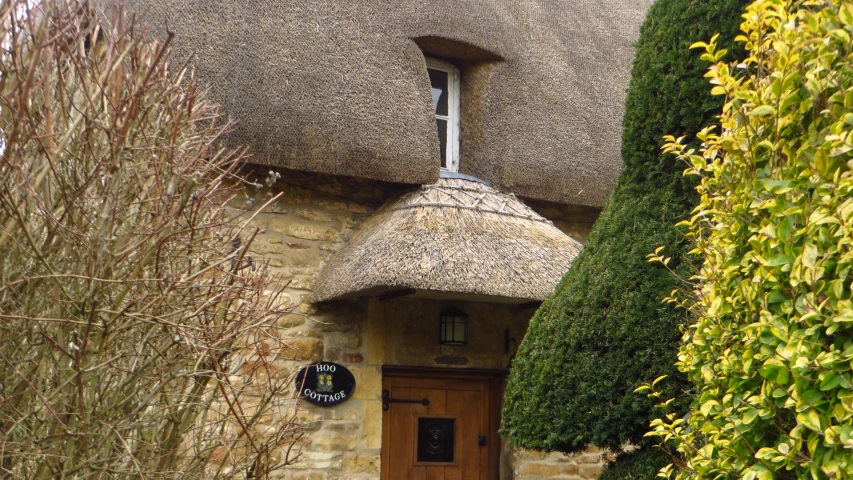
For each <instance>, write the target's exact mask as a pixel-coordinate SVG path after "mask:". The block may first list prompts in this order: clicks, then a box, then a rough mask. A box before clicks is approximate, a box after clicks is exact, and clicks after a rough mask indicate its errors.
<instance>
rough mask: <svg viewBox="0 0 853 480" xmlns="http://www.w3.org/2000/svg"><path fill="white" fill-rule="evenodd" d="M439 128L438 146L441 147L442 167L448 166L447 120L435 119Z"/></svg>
mask: <svg viewBox="0 0 853 480" xmlns="http://www.w3.org/2000/svg"><path fill="white" fill-rule="evenodd" d="M435 125H436V127H437V128H438V146H439V148H440V149H441V168H447V120H442V119H440V118H436V119H435Z"/></svg>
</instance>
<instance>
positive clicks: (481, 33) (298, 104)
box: [100, 0, 651, 206]
mask: <svg viewBox="0 0 853 480" xmlns="http://www.w3.org/2000/svg"><path fill="white" fill-rule="evenodd" d="M100 1H102V2H114V1H115V0H100ZM650 3H651V0H597V1H582V2H576V1H568V0H453V1H447V2H423V1H421V0H373V1H370V2H341V1H338V0H246V1H242V2H226V1H224V0H209V1H205V2H198V1H197V0H158V1H157V2H150V1H147V0H145V1H143V0H128V4H129V6H130V8H131V10H133V11H134V12H136V13H137V14H138V16H139V18H140V19H141V21H142V22H143V25H144V26H145V27H146V28H148V29H149V30H152V31H154V32H155V33H158V34H162V33H164V32H165V30H166V28H167V27H168V29H169V30H171V31H174V32H175V33H176V37H175V39H174V42H173V45H174V48H175V62H176V63H181V62H183V61H185V60H188V59H190V58H192V59H193V64H194V65H195V66H196V67H197V72H198V76H199V78H200V79H201V80H202V81H203V83H206V84H207V85H209V86H210V87H211V95H212V97H213V99H214V100H216V101H218V102H219V103H220V104H222V105H223V108H224V110H225V112H226V114H227V115H228V116H229V117H230V118H232V119H235V120H237V121H238V123H237V125H236V127H235V129H234V131H233V133H232V134H231V136H230V139H231V140H232V141H233V142H234V144H238V145H249V146H250V147H251V152H252V154H253V160H252V161H254V162H256V163H260V164H266V165H274V166H280V167H285V168H291V169H297V170H306V171H314V172H321V173H329V174H335V175H349V176H357V177H365V178H371V179H376V180H383V181H390V182H402V183H410V184H426V183H431V182H434V181H436V180H437V179H438V155H439V153H438V142H437V139H436V134H435V123H434V120H433V116H432V112H431V98H430V94H429V86H428V80H427V76H426V73H425V64H424V58H423V52H422V51H421V48H423V49H424V50H425V51H427V53H430V54H432V55H437V56H442V57H445V58H447V59H448V60H450V61H452V62H455V63H456V64H457V65H459V66H460V68H461V69H462V78H463V86H462V90H463V91H462V95H463V97H462V103H463V107H462V110H463V111H462V151H461V155H462V157H461V167H460V168H461V171H462V172H463V173H469V174H471V175H474V176H477V177H481V178H484V179H486V180H488V181H490V182H492V183H493V184H494V185H496V186H498V187H500V188H502V189H504V190H507V191H512V192H515V193H517V194H518V195H521V196H524V197H529V198H536V199H541V200H547V201H552V202H560V203H570V204H575V205H588V206H601V205H602V204H603V202H604V199H605V198H606V197H607V195H608V194H609V192H610V190H611V188H612V186H613V185H614V183H615V179H616V176H617V174H618V172H619V171H620V170H621V160H620V155H619V153H620V152H619V148H620V138H621V120H622V113H623V102H624V98H625V96H624V91H625V88H626V86H627V83H628V72H629V68H630V64H631V59H632V58H633V46H632V45H633V42H634V41H635V40H636V38H637V36H638V32H639V25H640V23H641V21H642V19H643V17H644V15H645V11H646V9H647V8H648V6H649V4H650ZM166 22H168V23H166ZM418 44H420V47H419V46H418Z"/></svg>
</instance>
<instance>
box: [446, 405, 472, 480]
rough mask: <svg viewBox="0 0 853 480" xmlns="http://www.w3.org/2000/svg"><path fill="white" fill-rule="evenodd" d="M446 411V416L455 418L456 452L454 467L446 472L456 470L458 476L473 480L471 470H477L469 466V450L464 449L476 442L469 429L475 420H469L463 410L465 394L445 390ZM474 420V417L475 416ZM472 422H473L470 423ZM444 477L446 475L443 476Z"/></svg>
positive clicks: (464, 409)
mask: <svg viewBox="0 0 853 480" xmlns="http://www.w3.org/2000/svg"><path fill="white" fill-rule="evenodd" d="M446 410H447V414H448V415H452V416H454V417H456V446H455V449H456V452H455V454H454V459H455V460H456V466H455V467H447V468H446V470H457V471H458V472H459V475H460V476H461V477H462V478H463V479H465V480H468V479H469V478H470V479H472V480H474V479H475V478H476V476H475V475H476V473H472V472H471V468H472V467H473V468H477V467H476V464H473V465H472V464H471V459H470V456H471V453H473V452H471V449H470V447H466V444H470V443H471V442H472V441H476V437H474V438H472V436H471V435H472V434H471V427H472V426H473V425H472V424H476V423H477V422H476V420H474V419H472V418H470V413H471V412H467V411H466V408H465V392H464V391H460V390H447V405H446ZM475 418H476V416H475ZM472 420H474V421H473V422H472ZM445 476H446V474H445Z"/></svg>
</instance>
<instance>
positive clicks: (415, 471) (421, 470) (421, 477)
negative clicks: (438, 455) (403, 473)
mask: <svg viewBox="0 0 853 480" xmlns="http://www.w3.org/2000/svg"><path fill="white" fill-rule="evenodd" d="M426 472H427V468H426V467H415V466H413V467H412V474H411V476H409V477H408V478H411V479H412V480H427V473H426Z"/></svg>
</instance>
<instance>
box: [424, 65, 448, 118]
mask: <svg viewBox="0 0 853 480" xmlns="http://www.w3.org/2000/svg"><path fill="white" fill-rule="evenodd" d="M427 72H429V83H430V85H431V86H432V106H433V108H434V109H435V114H436V115H447V72H442V71H440V70H433V69H427Z"/></svg>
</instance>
